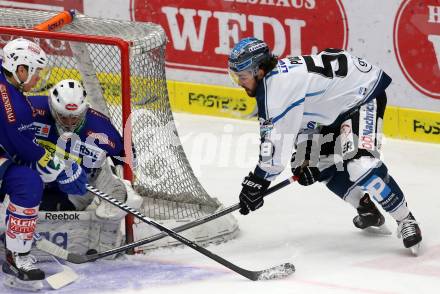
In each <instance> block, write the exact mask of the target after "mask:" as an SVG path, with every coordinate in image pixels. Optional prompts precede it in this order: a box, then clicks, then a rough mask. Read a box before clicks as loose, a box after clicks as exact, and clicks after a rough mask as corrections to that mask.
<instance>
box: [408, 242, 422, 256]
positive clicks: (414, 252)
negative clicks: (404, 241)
mask: <svg viewBox="0 0 440 294" xmlns="http://www.w3.org/2000/svg"><path fill="white" fill-rule="evenodd" d="M408 249H409V250H410V251H411V253H412V255H414V256H419V253H420V243H418V244H416V245H414V246H412V247H409V248H408Z"/></svg>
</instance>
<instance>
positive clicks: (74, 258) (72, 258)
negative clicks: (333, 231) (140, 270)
mask: <svg viewBox="0 0 440 294" xmlns="http://www.w3.org/2000/svg"><path fill="white" fill-rule="evenodd" d="M296 180H297V178H296V177H293V176H292V177H290V178H288V179H285V180H284V181H282V182H279V183H278V184H276V185H274V186H273V187H270V188H269V189H268V190H267V191H266V192H265V193H263V197H266V196H268V195H269V194H272V193H273V192H276V191H278V190H280V189H281V188H284V187H286V186H287V185H289V184H290V183H292V182H294V181H296ZM239 208H240V204H239V203H237V204H234V205H232V206H229V207H227V208H224V209H222V210H220V211H218V212H216V213H214V214H211V215H208V216H206V217H203V218H200V219H196V220H194V221H192V222H189V223H187V224H184V225H181V226H178V227H176V228H174V229H172V230H173V231H174V232H176V233H180V232H183V231H186V230H189V229H191V228H194V227H197V226H200V225H202V224H204V223H207V222H210V221H212V220H215V219H217V218H219V217H221V216H224V215H226V214H228V213H231V212H234V211H236V210H238V209H239ZM167 236H168V234H166V233H159V234H156V235H153V236H150V237H148V238H145V239H142V240H138V241H135V242H132V243H129V244H125V245H122V246H120V247H116V248H112V249H109V250H106V251H103V252H99V253H94V254H84V255H83V254H75V253H70V252H68V251H67V250H64V249H62V248H61V250H60V249H58V248H55V249H54V248H52V247H53V246H55V247H58V246H57V245H55V244H53V243H52V242H50V241H47V242H49V243H50V244H49V246H50V248H47V247H43V248H39V249H41V250H43V251H46V252H47V253H51V254H53V253H52V251H53V250H56V252H57V255H56V256H58V257H60V258H62V259H65V260H67V261H69V262H72V263H76V264H81V263H86V262H91V261H95V260H97V259H100V258H104V257H107V256H110V255H113V254H117V253H120V252H123V251H126V250H129V249H133V248H135V247H139V246H142V245H145V244H148V243H152V242H155V241H157V240H160V239H162V238H165V237H167ZM52 244H53V245H52ZM37 247H38V245H37ZM48 250H49V251H48ZM58 252H59V253H58ZM60 254H61V255H60ZM61 256H62V257H61Z"/></svg>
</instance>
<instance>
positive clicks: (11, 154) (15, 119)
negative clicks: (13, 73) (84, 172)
mask: <svg viewBox="0 0 440 294" xmlns="http://www.w3.org/2000/svg"><path fill="white" fill-rule="evenodd" d="M0 63H1V60H0ZM0 96H1V99H0V104H1V106H0V159H2V160H1V161H0V163H3V164H1V165H0V180H1V177H2V175H3V173H4V171H5V168H6V166H7V164H4V163H5V160H4V159H12V160H13V161H14V162H15V163H19V164H25V165H29V166H34V167H35V166H36V164H37V162H39V161H40V160H42V161H44V158H45V157H46V156H44V155H45V154H46V151H45V149H44V148H43V147H41V146H40V145H39V144H38V143H37V141H36V138H35V135H34V130H33V121H34V118H35V116H36V111H35V109H34V108H33V107H32V105H31V104H30V102H29V100H28V98H27V97H26V96H25V95H23V94H22V93H21V92H20V91H19V90H18V89H17V88H15V87H14V86H13V85H11V84H10V83H9V82H8V81H7V80H6V77H5V75H4V73H3V71H2V70H0Z"/></svg>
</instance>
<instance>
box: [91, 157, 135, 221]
mask: <svg viewBox="0 0 440 294" xmlns="http://www.w3.org/2000/svg"><path fill="white" fill-rule="evenodd" d="M92 185H93V186H95V187H96V188H98V189H99V190H101V191H102V192H104V193H106V194H109V195H111V196H112V197H113V198H115V199H116V200H118V201H120V202H122V203H125V204H127V205H128V206H129V207H131V208H134V209H139V208H140V206H141V204H142V197H141V196H139V195H138V194H137V193H136V192H135V191H134V190H133V188H132V187H131V183H130V182H129V181H126V180H122V179H120V178H118V177H117V176H115V175H114V174H113V173H112V171H111V168H110V166H109V165H108V164H105V165H104V166H103V168H102V170H101V172H100V173H99V175H98V176H97V177H96V180H95V181H94V182H93V183H92ZM95 199H96V202H97V203H98V204H97V205H98V206H97V208H96V211H95V212H96V216H97V217H98V218H101V219H103V220H111V221H116V220H121V219H123V218H124V217H125V215H126V214H127V213H126V212H125V211H123V210H122V209H120V208H118V207H116V206H114V205H113V204H111V203H108V202H107V201H101V200H100V199H99V198H98V197H96V198H95Z"/></svg>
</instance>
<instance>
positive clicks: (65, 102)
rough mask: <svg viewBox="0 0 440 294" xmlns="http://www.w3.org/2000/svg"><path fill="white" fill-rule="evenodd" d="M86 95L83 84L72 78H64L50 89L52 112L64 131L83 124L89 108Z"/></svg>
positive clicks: (70, 130)
mask: <svg viewBox="0 0 440 294" xmlns="http://www.w3.org/2000/svg"><path fill="white" fill-rule="evenodd" d="M86 96H87V93H86V91H85V90H84V88H83V86H82V85H81V84H80V83H79V82H78V81H76V80H72V79H66V80H62V81H60V82H58V83H57V84H56V85H55V86H54V87H53V88H52V89H51V90H50V96H49V107H50V112H51V114H52V116H53V117H54V119H55V121H56V123H57V124H58V125H59V126H60V127H61V128H62V129H63V130H64V131H66V132H73V131H75V129H76V128H77V127H78V126H80V125H82V123H83V121H84V118H85V115H86V113H87V109H88V108H89V104H88V103H87V101H86Z"/></svg>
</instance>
